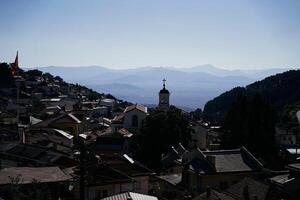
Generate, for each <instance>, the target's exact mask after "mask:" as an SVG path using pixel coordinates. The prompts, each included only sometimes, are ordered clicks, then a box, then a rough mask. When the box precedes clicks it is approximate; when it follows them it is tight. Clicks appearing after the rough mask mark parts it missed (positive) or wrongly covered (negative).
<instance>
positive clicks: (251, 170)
mask: <svg viewBox="0 0 300 200" xmlns="http://www.w3.org/2000/svg"><path fill="white" fill-rule="evenodd" d="M182 162H183V165H184V168H183V172H182V183H183V184H184V185H185V186H186V187H187V188H188V189H189V191H191V192H193V193H201V192H204V191H205V189H206V188H207V187H212V188H216V189H221V190H223V189H226V188H228V187H229V186H231V185H233V184H235V183H237V182H238V181H240V180H242V179H243V178H244V177H247V176H256V175H258V174H261V173H262V164H261V163H260V162H259V161H258V160H257V159H256V158H255V157H254V156H253V155H252V154H251V153H250V152H249V151H248V150H247V149H246V148H245V147H242V148H240V149H232V150H217V151H201V150H200V149H196V150H193V151H191V152H189V153H188V154H184V156H183V158H182Z"/></svg>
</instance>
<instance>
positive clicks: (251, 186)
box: [226, 178, 270, 200]
mask: <svg viewBox="0 0 300 200" xmlns="http://www.w3.org/2000/svg"><path fill="white" fill-rule="evenodd" d="M245 188H247V189H248V194H249V196H248V197H249V198H247V200H265V199H266V197H267V194H268V192H269V188H270V187H269V185H267V184H265V183H263V182H261V181H258V180H255V179H253V178H244V179H243V180H242V181H240V182H238V183H237V184H234V185H232V186H231V187H230V188H228V189H227V190H226V193H227V194H229V195H230V196H232V197H234V198H236V199H240V200H246V199H245V194H244V193H245V191H244V190H245Z"/></svg>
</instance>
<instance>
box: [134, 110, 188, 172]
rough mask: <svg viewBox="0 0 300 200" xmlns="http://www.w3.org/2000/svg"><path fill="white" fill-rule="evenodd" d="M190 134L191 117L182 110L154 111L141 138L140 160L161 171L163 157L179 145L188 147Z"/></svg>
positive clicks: (147, 119)
mask: <svg viewBox="0 0 300 200" xmlns="http://www.w3.org/2000/svg"><path fill="white" fill-rule="evenodd" d="M190 132H191V129H190V128H189V117H188V115H186V114H184V113H183V112H182V111H181V110H179V109H177V108H176V107H174V106H170V108H169V109H168V110H160V109H154V110H153V111H152V113H150V115H149V116H147V118H146V121H145V124H144V126H143V128H142V131H141V135H140V137H139V145H140V146H139V147H140V148H139V150H140V151H139V152H138V157H139V158H138V159H139V160H141V161H143V162H144V163H145V164H146V165H147V166H148V167H150V168H151V169H154V170H160V167H161V165H160V160H161V155H162V154H163V153H166V152H167V151H169V150H170V148H171V146H173V145H178V143H182V144H183V145H184V146H187V144H188V142H189V140H190Z"/></svg>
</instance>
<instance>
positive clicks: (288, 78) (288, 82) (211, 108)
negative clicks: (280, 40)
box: [203, 70, 300, 122]
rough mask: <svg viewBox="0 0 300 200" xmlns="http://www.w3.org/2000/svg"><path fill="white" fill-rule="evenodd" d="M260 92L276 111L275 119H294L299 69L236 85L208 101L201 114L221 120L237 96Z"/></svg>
mask: <svg viewBox="0 0 300 200" xmlns="http://www.w3.org/2000/svg"><path fill="white" fill-rule="evenodd" d="M257 93H259V94H261V95H262V96H263V98H264V99H265V100H266V101H267V102H268V103H270V105H271V106H272V107H273V108H274V109H275V111H276V113H277V116H278V118H277V120H280V121H281V122H282V121H285V120H286V121H288V120H292V121H293V120H294V118H295V116H294V113H295V110H297V109H298V108H300V70H290V71H287V72H284V73H280V74H276V75H273V76H270V77H267V78H265V79H263V80H261V81H257V82H255V83H252V84H250V85H248V86H246V87H237V88H234V89H232V90H230V91H227V92H225V93H223V94H221V95H220V96H218V97H216V98H214V99H213V100H211V101H208V102H207V103H206V105H205V107H204V111H203V114H204V116H205V117H206V118H207V119H210V120H214V121H217V122H221V121H222V120H223V119H224V116H225V114H226V112H227V111H228V109H229V108H230V106H231V105H232V103H233V102H235V100H236V99H237V97H238V96H242V95H243V96H246V97H247V98H248V99H252V98H253V97H254V96H255V94H257Z"/></svg>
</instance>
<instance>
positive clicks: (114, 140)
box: [95, 127, 133, 154]
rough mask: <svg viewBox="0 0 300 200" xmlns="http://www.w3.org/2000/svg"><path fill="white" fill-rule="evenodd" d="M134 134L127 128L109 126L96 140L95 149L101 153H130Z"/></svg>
mask: <svg viewBox="0 0 300 200" xmlns="http://www.w3.org/2000/svg"><path fill="white" fill-rule="evenodd" d="M132 136H133V134H132V133H131V132H129V131H128V130H127V129H125V128H120V129H113V128H112V127H109V128H107V129H105V130H104V131H103V132H101V133H100V134H99V136H98V137H97V140H96V142H95V150H96V151H97V152H98V153H101V154H107V153H128V152H129V149H130V142H131V139H132Z"/></svg>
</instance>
